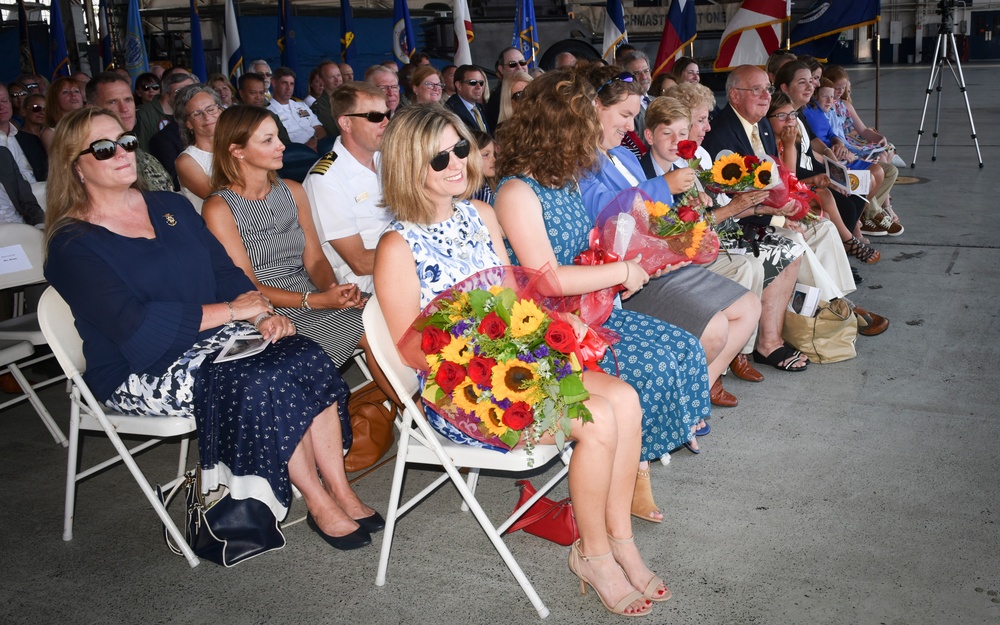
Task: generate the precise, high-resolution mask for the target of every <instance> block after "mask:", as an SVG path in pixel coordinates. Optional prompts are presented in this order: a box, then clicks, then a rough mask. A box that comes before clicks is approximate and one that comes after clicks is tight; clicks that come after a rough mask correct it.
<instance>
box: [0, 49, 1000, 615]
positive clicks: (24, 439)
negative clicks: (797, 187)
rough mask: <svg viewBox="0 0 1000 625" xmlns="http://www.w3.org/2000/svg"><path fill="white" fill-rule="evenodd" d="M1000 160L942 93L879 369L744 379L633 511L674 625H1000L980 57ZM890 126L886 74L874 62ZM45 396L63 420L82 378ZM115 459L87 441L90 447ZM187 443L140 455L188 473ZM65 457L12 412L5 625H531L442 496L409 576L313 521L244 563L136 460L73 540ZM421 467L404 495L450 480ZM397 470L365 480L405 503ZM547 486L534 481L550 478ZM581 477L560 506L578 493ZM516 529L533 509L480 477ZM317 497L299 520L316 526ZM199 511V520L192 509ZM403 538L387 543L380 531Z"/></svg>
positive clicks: (545, 574) (533, 567)
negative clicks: (158, 507)
mask: <svg viewBox="0 0 1000 625" xmlns="http://www.w3.org/2000/svg"><path fill="white" fill-rule="evenodd" d="M965 71H966V76H967V81H968V85H969V97H970V100H971V101H972V108H973V112H974V115H975V121H976V125H977V126H976V127H977V129H978V131H979V141H980V145H981V147H982V151H983V158H984V159H985V162H986V167H985V169H982V170H980V169H978V168H977V166H976V153H975V148H974V146H973V144H972V141H971V140H970V139H969V131H968V121H967V117H966V113H965V107H964V104H963V102H962V100H961V99H960V95H959V91H958V89H957V87H956V86H955V84H954V82H953V81H952V78H951V75H950V74H948V75H946V76H945V78H946V80H945V82H944V87H945V90H944V103H943V106H942V111H941V119H942V128H943V133H944V136H943V138H942V140H941V144H940V147H939V151H938V159H937V161H936V162H931V160H930V157H931V151H932V150H931V143H930V141H931V140H932V138H931V132H932V131H933V119H934V117H933V113H934V101H933V99H932V101H931V107H930V112H929V121H928V123H927V126H926V128H925V130H926V134H925V135H924V141H923V143H922V145H921V146H920V153H919V154H920V157H919V159H918V163H917V167H916V169H913V170H910V169H907V170H904V171H902V172H901V173H902V174H903V175H911V176H918V177H919V178H920V180H919V183H918V184H911V185H905V186H903V185H900V186H898V187H897V188H896V190H894V192H893V201H894V205H895V206H896V208H897V210H898V211H899V213H900V214H901V216H902V219H903V222H904V223H905V226H906V233H905V234H904V235H903V236H902V237H899V238H894V239H891V240H886V239H882V240H878V241H876V246H877V247H878V248H879V249H880V250H881V251H882V254H883V260H882V261H881V262H880V263H879V264H878V265H876V266H874V267H863V268H862V269H861V271H862V274H863V275H864V278H865V281H864V284H863V285H862V287H861V288H860V289H859V291H858V293H857V294H856V296H853V297H854V299H855V300H856V301H857V302H858V303H860V304H861V305H863V306H864V307H866V308H869V309H871V310H874V311H876V312H878V313H880V314H883V315H886V316H888V317H889V318H890V319H891V320H892V325H891V327H890V329H889V331H888V332H887V333H886V334H884V335H882V336H880V337H875V338H864V337H862V338H860V339H859V344H858V351H859V354H860V355H859V357H858V358H856V359H854V360H851V361H848V362H844V363H839V364H834V365H813V366H811V367H810V368H809V371H808V372H806V373H804V374H802V375H792V374H789V373H784V372H778V371H774V370H771V371H763V372H764V374H765V375H766V376H767V380H766V381H765V382H764V383H762V384H748V383H746V382H742V381H740V380H727V382H726V387H727V388H728V389H729V390H730V391H732V392H733V393H735V394H736V395H737V396H738V397H739V399H740V406H739V407H738V408H735V409H717V410H716V411H715V416H714V421H713V433H712V434H711V435H710V436H708V437H707V438H704V439H702V446H703V449H704V452H703V453H702V454H701V455H700V456H697V457H695V456H692V455H691V454H689V453H688V452H686V451H682V452H680V453H678V454H675V456H674V458H673V461H672V462H671V464H670V465H669V466H667V467H664V466H660V465H659V464H657V465H655V466H654V468H653V473H654V482H653V483H654V488H655V492H656V497H657V501H658V502H659V504H660V505H661V506H662V507H663V508H664V510H665V513H666V521H665V522H664V523H663V524H662V525H652V524H648V523H642V522H637V523H636V525H635V534H636V538H637V540H638V542H639V543H640V546H641V548H642V549H643V551H644V553H645V555H646V557H647V561H648V562H650V563H651V565H652V567H653V568H654V569H655V570H656V571H658V572H659V573H660V574H661V575H662V576H664V577H665V579H666V580H667V581H668V583H669V585H670V588H671V590H672V591H673V595H674V597H673V599H671V600H670V601H669V602H667V603H665V604H662V605H657V606H656V609H655V610H654V615H653V617H652V618H650V619H647V622H655V623H665V622H670V623H699V624H701V625H712V624H725V625H733V624H750V623H761V624H826V623H830V624H845V625H846V624H856V623H857V624H868V623H873V624H880V623H884V624H893V625H903V624H905V625H911V624H918V623H926V624H963V625H965V624H975V623H998V622H1000V596H998V592H1000V554H998V547H1000V540H998V531H997V530H998V522H1000V496H998V486H997V484H998V479H997V475H998V469H1000V462H998V453H997V451H996V449H997V443H996V442H997V440H1000V419H998V418H997V414H996V411H997V408H996V406H997V405H998V404H1000V391H998V390H997V374H996V371H997V370H998V368H1000V357H998V354H1000V345H998V341H997V333H998V330H1000V327H998V319H997V305H998V301H1000V299H998V291H997V290H996V289H997V287H998V269H997V268H998V267H1000V251H998V250H997V241H998V240H1000V226H998V221H997V219H996V218H995V216H994V215H993V214H992V211H993V210H995V207H996V202H995V200H994V199H993V198H994V197H995V196H996V194H997V193H998V189H1000V183H998V179H1000V177H998V176H997V171H998V167H1000V150H998V144H1000V130H998V126H1000V108H998V104H997V103H998V102H1000V84H998V83H997V81H996V79H995V78H996V76H997V72H998V69H997V67H996V66H983V65H967V66H966V67H965ZM928 73H929V69H928V68H927V67H919V68H912V69H911V68H889V69H884V70H883V72H882V80H881V85H882V91H881V92H882V96H881V97H882V106H881V124H880V126H881V129H882V130H883V131H884V132H885V133H886V134H887V135H888V136H889V137H890V139H891V140H893V141H894V142H895V143H896V145H897V146H898V147H899V149H900V153H901V155H902V156H903V158H904V159H906V160H907V162H909V160H910V159H911V158H912V156H913V146H914V142H915V139H916V136H917V128H918V126H919V122H920V111H921V107H922V106H923V99H924V98H923V96H924V89H925V88H926V85H927V79H928ZM852 79H853V84H854V90H855V94H856V96H855V97H856V101H857V102H858V103H859V109H860V111H861V113H862V115H863V117H864V118H865V119H866V120H869V121H871V120H873V117H874V113H873V104H874V95H873V94H874V70H871V69H859V70H855V71H853V72H852ZM42 397H43V400H44V401H45V402H46V404H47V405H48V406H49V407H50V408H51V410H52V412H53V414H54V415H55V416H56V419H57V421H59V423H60V424H61V425H62V426H63V427H64V428H65V426H66V422H67V416H66V414H67V402H66V399H65V396H64V395H63V391H62V388H61V387H56V388H51V389H48V390H46V391H45V392H43V394H42ZM107 447H108V445H107V444H106V443H104V442H102V441H101V440H100V439H98V438H96V437H90V440H88V444H87V445H86V451H85V457H88V458H91V459H93V458H95V457H97V455H98V452H99V451H101V450H103V449H104V448H107ZM173 454H175V447H173V446H169V447H166V448H162V449H158V450H156V451H154V452H152V453H151V454H149V455H147V457H146V458H145V459H144V460H143V461H142V462H141V463H140V464H141V466H143V467H144V469H145V470H146V471H147V473H148V474H149V475H150V476H151V478H152V479H154V480H155V479H157V478H159V479H161V480H162V479H166V478H167V476H168V475H169V473H170V471H171V466H172V463H173V462H174V458H175V456H174V455H173ZM64 470H65V452H64V450H63V449H62V448H60V447H57V446H56V445H54V444H53V442H52V440H51V438H50V437H49V436H48V434H47V432H46V431H45V430H44V429H43V427H42V425H41V423H40V422H39V420H38V419H37V418H36V417H35V416H34V415H33V413H32V412H31V411H30V409H29V408H26V407H25V406H24V405H23V404H22V405H21V406H20V407H18V408H16V409H10V410H7V411H6V412H4V413H3V414H2V415H0V483H2V484H3V485H4V488H3V493H4V501H6V504H5V505H3V506H2V507H0V554H2V556H0V558H2V563H3V564H2V565H0V576H2V578H0V580H2V581H0V622H2V623H7V624H15V623H29V624H38V623H73V624H75V623H95V624H96V623H211V624H213V625H219V624H225V623H234V624H250V623H362V622H363V623H372V624H376V623H456V624H457V623H497V624H504V625H509V624H510V623H531V622H534V621H536V620H537V617H536V614H535V612H534V610H533V609H532V608H531V606H530V604H529V603H528V602H527V600H526V599H525V598H524V596H523V595H522V594H521V592H520V590H519V588H518V587H517V585H516V583H515V582H514V580H513V578H512V577H511V576H510V574H509V573H508V572H507V571H506V569H505V568H504V567H503V565H502V563H501V562H500V560H499V558H498V557H497V556H496V555H495V552H494V551H493V550H492V549H491V547H490V545H489V543H488V542H487V541H486V539H485V537H484V535H483V534H482V532H481V531H480V530H479V528H478V526H477V525H476V523H475V521H474V519H472V518H471V516H469V515H467V514H464V513H462V512H461V511H460V510H459V507H458V506H459V498H458V495H457V493H456V492H455V491H454V489H452V488H450V487H447V486H446V487H445V488H443V489H442V490H440V491H439V492H438V493H437V494H436V495H435V496H434V497H433V498H431V499H430V500H429V501H428V502H426V503H425V504H424V505H422V506H420V507H418V508H417V509H416V510H414V511H413V512H411V513H410V514H409V515H408V516H407V517H406V518H404V519H403V520H402V522H401V523H400V525H399V527H398V532H397V537H396V541H395V544H394V548H393V552H392V557H391V560H390V565H389V574H388V582H387V584H386V586H384V587H383V588H376V587H375V586H374V577H375V568H376V563H377V558H378V547H377V546H372V547H369V548H366V549H362V550H358V551H354V552H347V553H344V552H337V551H334V550H333V549H330V548H329V547H327V546H326V545H325V544H324V543H322V542H321V541H320V539H319V538H318V537H317V536H316V535H315V534H313V533H312V532H310V531H309V530H308V529H307V528H305V527H304V526H303V525H297V526H294V527H291V528H289V529H288V530H287V531H286V535H287V538H288V545H287V547H286V548H285V549H284V550H282V551H280V552H276V553H273V554H269V555H267V556H265V557H262V558H259V559H256V560H253V561H251V562H248V563H246V564H242V565H240V566H239V567H237V568H234V569H229V570H227V569H223V568H221V567H218V566H215V565H213V564H211V563H204V564H202V565H201V566H200V567H198V568H197V569H194V570H192V569H190V568H188V566H187V564H186V563H185V561H184V560H183V559H182V558H179V557H175V556H172V555H170V553H169V552H168V551H167V550H166V548H165V547H164V545H163V543H162V540H161V538H160V535H159V525H158V523H157V521H156V518H155V516H154V515H153V513H152V511H151V510H150V509H149V508H148V506H147V505H146V503H145V501H144V500H143V499H142V497H141V495H140V494H139V491H138V489H136V488H135V486H134V483H133V482H131V481H130V478H129V477H128V474H127V472H126V471H124V469H115V470H112V471H109V472H106V473H104V474H102V475H99V476H97V477H95V478H93V479H91V480H90V481H88V482H86V483H84V484H83V485H82V486H81V488H80V490H79V504H78V506H77V515H76V532H75V537H74V540H73V541H72V542H63V541H62V540H61V524H62V500H63V479H64V478H63V473H64ZM432 475H433V474H432V473H431V472H422V471H415V472H412V473H411V474H410V476H411V477H410V480H409V483H408V486H409V489H408V492H415V488H416V487H417V486H419V485H420V484H423V483H426V482H428V481H429V480H430V479H432ZM390 478H391V463H390V464H388V465H386V466H384V467H382V468H381V469H378V470H376V471H374V472H372V473H370V474H368V475H366V476H364V477H363V478H361V479H359V480H358V481H357V482H356V487H357V489H358V491H359V493H360V494H361V496H362V498H363V499H364V500H365V501H367V502H368V503H370V504H372V505H374V506H375V507H377V508H379V509H381V510H383V511H384V509H385V502H386V499H387V496H388V492H389V482H390ZM536 479H537V478H536ZM565 489H566V487H565V484H563V485H561V486H560V487H559V488H558V489H557V491H556V494H557V495H558V496H564V495H563V493H565ZM479 492H480V497H481V499H482V501H483V502H484V507H485V509H486V511H487V512H488V513H490V514H491V515H493V517H494V518H501V517H502V516H503V515H504V514H506V513H508V512H509V511H510V509H511V507H512V505H513V503H514V501H515V500H516V498H517V494H516V489H515V486H514V484H513V481H512V480H509V479H506V478H503V479H501V478H484V479H483V480H481V482H480V491H479ZM303 508H304V507H303V506H302V504H301V503H296V504H295V506H294V507H293V510H292V517H293V518H298V517H301V515H302V513H303V512H304V509H303ZM174 512H175V514H178V515H179V508H177V509H175V510H174ZM379 536H381V535H379ZM507 543H508V544H509V546H510V547H511V549H512V551H513V552H514V554H515V556H516V557H517V558H518V560H519V561H520V563H521V565H522V566H523V568H524V570H525V572H526V574H527V575H528V577H529V578H530V579H531V580H532V581H533V582H534V584H535V587H536V589H537V590H538V592H539V594H540V595H541V597H542V599H543V600H544V601H545V602H546V604H547V605H548V607H549V608H550V610H551V616H550V617H549V618H548V619H547V622H551V623H612V622H619V618H618V617H614V616H612V615H610V614H609V613H607V612H606V611H604V609H603V608H602V607H601V606H600V605H599V603H598V601H597V599H596V598H595V597H594V596H593V595H592V594H589V595H588V596H586V597H581V596H580V595H579V594H578V590H577V584H576V580H575V579H574V578H573V577H572V575H571V574H570V573H569V571H568V570H567V568H566V555H567V550H566V549H565V548H562V547H558V546H556V545H553V544H551V543H547V542H544V541H542V540H541V539H538V538H535V537H533V536H528V535H525V534H524V533H517V534H515V535H513V536H511V537H509V538H508V540H507Z"/></svg>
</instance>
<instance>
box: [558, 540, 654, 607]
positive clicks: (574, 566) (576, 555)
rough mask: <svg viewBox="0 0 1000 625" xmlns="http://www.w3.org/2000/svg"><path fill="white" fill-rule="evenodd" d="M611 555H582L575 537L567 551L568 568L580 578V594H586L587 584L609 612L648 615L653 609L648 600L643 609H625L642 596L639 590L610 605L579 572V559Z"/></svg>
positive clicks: (602, 557)
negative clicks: (636, 610)
mask: <svg viewBox="0 0 1000 625" xmlns="http://www.w3.org/2000/svg"><path fill="white" fill-rule="evenodd" d="M611 557H612V555H611V552H610V551H609V552H607V553H606V554H604V555H601V556H585V555H583V551H581V549H580V539H577V541H576V542H575V543H573V549H572V550H570V552H569V570H570V571H573V575H576V576H577V577H578V578H579V579H580V594H581V595H585V594H587V585H588V584H589V585H590V587H591V588H593V589H594V592H595V593H597V598H598V599H600V600H601V604H602V605H603V606H604V607H605V608H607V609H608V611H609V612H614V613H615V614H620V615H621V616H646V615H648V614H649V613H650V612H652V611H653V604H652V603H650V602H649V601H648V600H647V601H646V606H645V609H642V608H640V609H639V611H638V612H626V611H625V610H627V609H628V607H629V606H630V605H632V604H633V603H634V602H636V601H637V600H639V599H642V598H643V595H642V593H641V592H639V591H638V590H635V591H632V592H630V593H628V594H627V595H625V596H624V597H622V599H621V601H619V602H618V603H616V604H615V605H614V606H610V605H608V602H607V601H605V600H604V597H602V596H601V593H600V592H599V591H598V590H597V587H596V586H594V584H593V583H592V582H591V581H590V580H589V579H587V578H586V577H584V576H583V574H582V573H580V560H584V561H587V562H589V561H591V560H606V559H608V558H611ZM625 579H628V576H626V577H625ZM629 583H631V582H629Z"/></svg>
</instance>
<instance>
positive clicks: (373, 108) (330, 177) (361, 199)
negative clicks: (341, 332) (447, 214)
mask: <svg viewBox="0 0 1000 625" xmlns="http://www.w3.org/2000/svg"><path fill="white" fill-rule="evenodd" d="M330 108H331V112H332V114H333V115H334V117H335V119H336V120H337V125H338V126H339V128H340V135H339V136H338V137H337V140H336V141H335V142H334V144H333V150H332V151H331V152H329V153H328V154H326V155H324V156H323V157H322V158H320V159H319V160H318V161H316V164H315V165H313V168H312V170H311V171H310V172H309V175H308V176H306V179H305V181H304V182H303V186H304V187H305V190H306V194H307V195H308V196H309V202H310V204H311V205H312V210H313V221H315V222H316V228H317V230H318V231H319V234H320V238H321V239H322V240H323V241H324V243H323V251H324V252H325V253H326V255H327V258H329V259H330V264H331V265H333V271H334V273H335V275H336V277H337V282H339V283H341V284H344V283H354V284H357V285H358V287H359V288H360V289H361V290H362V291H365V292H368V293H371V292H372V290H373V288H374V285H373V280H372V272H373V271H374V266H375V246H376V245H377V244H378V239H379V236H380V235H381V234H382V231H383V230H385V227H386V226H387V225H389V222H390V221H391V218H390V216H389V214H388V213H387V212H386V211H385V209H384V208H381V207H379V203H380V202H381V200H382V191H381V189H380V187H379V166H380V162H381V159H380V154H379V148H380V147H381V145H382V133H384V132H385V127H386V126H387V125H388V123H389V117H388V113H389V107H388V105H387V103H386V96H385V93H384V92H383V91H382V90H381V89H380V88H379V87H377V86H375V85H373V84H370V83H367V82H352V83H348V84H346V85H344V86H343V87H341V88H340V89H338V90H337V91H336V92H334V94H333V95H332V96H331V99H330Z"/></svg>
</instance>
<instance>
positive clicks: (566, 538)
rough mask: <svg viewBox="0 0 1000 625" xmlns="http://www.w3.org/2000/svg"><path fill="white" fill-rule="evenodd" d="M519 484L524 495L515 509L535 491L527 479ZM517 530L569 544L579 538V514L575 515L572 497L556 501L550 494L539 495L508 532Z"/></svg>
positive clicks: (561, 543)
mask: <svg viewBox="0 0 1000 625" xmlns="http://www.w3.org/2000/svg"><path fill="white" fill-rule="evenodd" d="M517 485H518V487H520V489H521V496H520V497H518V499H517V504H515V505H514V510H517V509H518V508H520V507H521V506H523V505H524V504H525V503H526V502H527V501H528V500H529V499H531V497H532V495H534V494H535V492H536V491H535V487H534V486H532V485H531V482H529V481H528V480H518V481H517ZM517 530H524V531H526V532H528V533H529V534H534V535H535V536H538V537H539V538H544V539H545V540H551V541H552V542H554V543H556V544H559V545H564V546H566V547H568V546H570V545H572V544H573V543H574V542H576V540H577V539H578V538H580V530H579V529H577V527H576V517H575V516H574V515H573V502H572V501H570V498H569V497H567V498H566V499H563V500H561V501H553V500H551V499H549V498H548V497H542V498H540V499H539V500H538V501H536V502H535V504H534V505H533V506H531V507H530V508H528V509H527V511H525V513H524V514H523V515H521V518H520V519H518V520H517V521H516V522H515V523H514V524H513V525H511V526H510V528H508V529H507V532H506V533H508V534H510V533H512V532H516V531H517Z"/></svg>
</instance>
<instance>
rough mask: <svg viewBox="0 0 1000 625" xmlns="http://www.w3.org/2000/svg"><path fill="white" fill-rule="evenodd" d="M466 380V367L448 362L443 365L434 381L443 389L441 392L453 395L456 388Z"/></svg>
mask: <svg viewBox="0 0 1000 625" xmlns="http://www.w3.org/2000/svg"><path fill="white" fill-rule="evenodd" d="M464 379H465V367H463V366H462V365H458V364H455V363H453V362H451V361H450V360H446V361H444V362H443V363H441V367H440V368H438V372H437V375H435V376H434V381H435V382H437V385H438V386H440V387H441V390H442V391H444V392H445V393H447V394H448V395H451V392H452V391H454V390H455V387H456V386H458V385H459V384H461V383H462V380H464Z"/></svg>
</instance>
